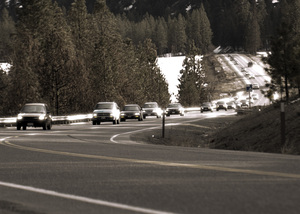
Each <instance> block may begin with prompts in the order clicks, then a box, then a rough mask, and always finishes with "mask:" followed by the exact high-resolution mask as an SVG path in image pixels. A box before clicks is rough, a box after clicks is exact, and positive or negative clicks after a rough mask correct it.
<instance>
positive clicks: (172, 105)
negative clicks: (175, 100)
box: [168, 104, 180, 108]
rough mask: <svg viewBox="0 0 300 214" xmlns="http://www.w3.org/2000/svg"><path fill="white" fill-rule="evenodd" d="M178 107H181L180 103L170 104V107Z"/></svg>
mask: <svg viewBox="0 0 300 214" xmlns="http://www.w3.org/2000/svg"><path fill="white" fill-rule="evenodd" d="M177 107H180V105H179V104H170V105H169V106H168V108H177Z"/></svg>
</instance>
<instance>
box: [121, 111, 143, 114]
mask: <svg viewBox="0 0 300 214" xmlns="http://www.w3.org/2000/svg"><path fill="white" fill-rule="evenodd" d="M121 113H122V114H127V113H131V114H132V113H140V112H139V111H121Z"/></svg>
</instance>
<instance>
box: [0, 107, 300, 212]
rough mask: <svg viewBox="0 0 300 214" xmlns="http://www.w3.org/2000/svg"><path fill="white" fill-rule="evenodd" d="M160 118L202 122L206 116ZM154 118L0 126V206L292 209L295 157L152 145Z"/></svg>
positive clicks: (298, 188) (298, 169)
mask: <svg viewBox="0 0 300 214" xmlns="http://www.w3.org/2000/svg"><path fill="white" fill-rule="evenodd" d="M231 113H232V112H225V111H222V112H214V113H206V114H201V113H200V112H194V113H193V112H192V113H188V114H186V116H184V117H180V116H171V117H168V118H166V124H167V125H168V124H172V125H176V124H183V123H189V124H191V123H193V124H195V123H197V124H199V125H205V123H206V121H207V120H209V117H210V116H212V115H213V116H214V117H218V116H221V115H224V114H231ZM161 122H162V121H161V119H157V118H147V119H146V120H144V121H136V120H133V121H130V120H128V121H126V122H123V123H121V124H119V125H112V124H111V123H103V124H101V125H100V126H93V125H92V124H91V123H78V124H72V125H59V126H53V129H52V130H47V131H43V130H42V129H35V128H29V129H28V130H26V131H24V130H21V131H17V130H16V129H15V128H6V129H0V213H1V214H2V213H37V214H40V213H43V214H45V213H272V214H273V213H299V212H300V208H299V206H298V202H299V199H300V157H299V156H288V155H277V154H264V153H252V152H237V151H221V150H210V149H201V148H184V147H171V146H160V145H149V144H146V143H137V142H132V141H130V135H132V134H135V133H136V132H139V131H142V130H146V129H154V128H161Z"/></svg>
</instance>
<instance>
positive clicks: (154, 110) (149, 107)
mask: <svg viewBox="0 0 300 214" xmlns="http://www.w3.org/2000/svg"><path fill="white" fill-rule="evenodd" d="M143 110H144V115H143V117H144V119H145V118H146V117H147V116H156V117H157V118H160V117H161V115H162V113H163V112H162V110H161V108H159V107H158V104H157V102H147V103H145V104H144V105H143Z"/></svg>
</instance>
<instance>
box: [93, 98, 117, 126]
mask: <svg viewBox="0 0 300 214" xmlns="http://www.w3.org/2000/svg"><path fill="white" fill-rule="evenodd" d="M92 121H93V125H100V123H101V122H107V121H110V122H113V124H119V123H120V108H119V106H118V105H117V103H115V102H99V103H97V104H96V106H95V109H94V111H93V118H92Z"/></svg>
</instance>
